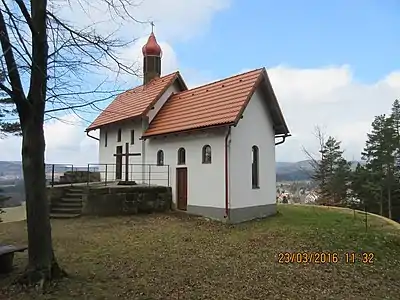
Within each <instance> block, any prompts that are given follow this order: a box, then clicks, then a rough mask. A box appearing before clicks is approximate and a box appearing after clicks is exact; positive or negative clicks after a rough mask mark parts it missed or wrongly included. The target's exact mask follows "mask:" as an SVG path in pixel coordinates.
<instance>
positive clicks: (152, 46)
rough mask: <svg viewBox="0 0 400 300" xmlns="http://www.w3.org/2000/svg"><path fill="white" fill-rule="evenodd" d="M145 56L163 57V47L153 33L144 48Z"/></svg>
mask: <svg viewBox="0 0 400 300" xmlns="http://www.w3.org/2000/svg"><path fill="white" fill-rule="evenodd" d="M142 53H143V55H154V56H161V53H162V51H161V47H160V45H159V44H158V43H157V40H156V36H155V35H154V33H153V32H151V34H150V36H149V39H148V40H147V43H146V44H145V45H144V46H143V48H142Z"/></svg>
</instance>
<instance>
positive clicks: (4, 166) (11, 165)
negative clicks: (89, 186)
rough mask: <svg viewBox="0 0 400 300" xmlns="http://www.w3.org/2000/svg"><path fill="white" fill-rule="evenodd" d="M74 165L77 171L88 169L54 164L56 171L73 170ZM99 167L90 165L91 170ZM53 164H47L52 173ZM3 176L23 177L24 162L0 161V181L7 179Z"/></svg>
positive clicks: (47, 170)
mask: <svg viewBox="0 0 400 300" xmlns="http://www.w3.org/2000/svg"><path fill="white" fill-rule="evenodd" d="M72 167H73V168H74V170H77V171H85V170H87V166H73V165H64V164H56V165H54V172H55V173H64V172H66V171H71V170H72ZM94 169H97V168H96V167H90V170H91V171H93V170H94ZM51 171H52V165H46V173H51ZM2 177H14V178H22V177H23V175H22V162H20V161H0V181H3V180H6V179H5V178H3V179H2Z"/></svg>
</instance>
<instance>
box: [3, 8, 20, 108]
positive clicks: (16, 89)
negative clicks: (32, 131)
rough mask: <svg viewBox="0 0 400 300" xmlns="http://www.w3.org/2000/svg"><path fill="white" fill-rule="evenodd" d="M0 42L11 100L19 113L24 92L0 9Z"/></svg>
mask: <svg viewBox="0 0 400 300" xmlns="http://www.w3.org/2000/svg"><path fill="white" fill-rule="evenodd" d="M0 43H1V47H2V50H3V55H4V59H5V61H6V66H7V70H8V77H9V79H10V83H11V87H12V91H13V96H14V98H13V100H14V101H15V104H16V105H17V108H18V111H19V112H20V113H21V112H22V109H23V107H24V106H25V105H26V103H25V101H24V100H25V94H24V91H23V88H22V83H21V77H20V74H19V71H18V68H17V64H16V62H15V58H14V53H13V48H12V46H11V43H10V39H9V35H8V31H7V26H6V22H5V20H4V15H3V12H2V11H1V10H0Z"/></svg>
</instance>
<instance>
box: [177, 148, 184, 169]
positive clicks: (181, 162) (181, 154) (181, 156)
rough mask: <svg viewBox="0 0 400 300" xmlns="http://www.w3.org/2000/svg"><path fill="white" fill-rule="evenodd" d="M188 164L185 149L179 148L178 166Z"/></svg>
mask: <svg viewBox="0 0 400 300" xmlns="http://www.w3.org/2000/svg"><path fill="white" fill-rule="evenodd" d="M184 164H186V151H185V148H179V150H178V165H184Z"/></svg>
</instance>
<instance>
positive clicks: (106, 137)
mask: <svg viewBox="0 0 400 300" xmlns="http://www.w3.org/2000/svg"><path fill="white" fill-rule="evenodd" d="M107 139H108V134H107V131H106V132H104V147H107Z"/></svg>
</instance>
